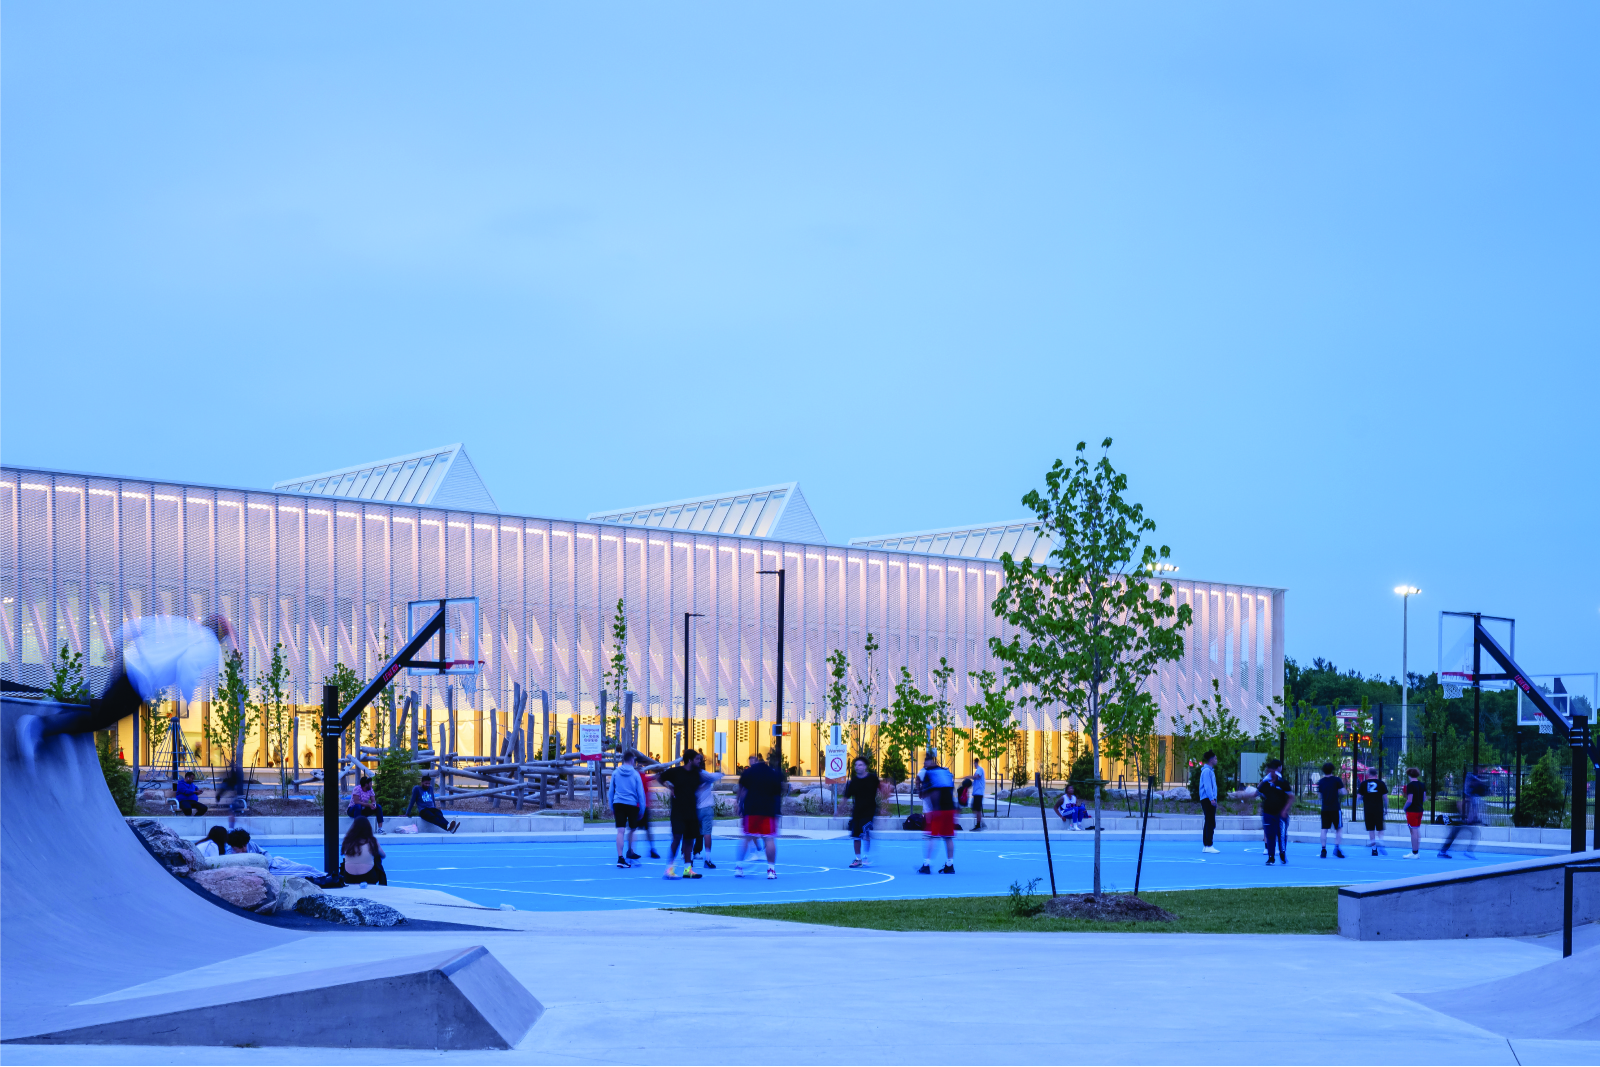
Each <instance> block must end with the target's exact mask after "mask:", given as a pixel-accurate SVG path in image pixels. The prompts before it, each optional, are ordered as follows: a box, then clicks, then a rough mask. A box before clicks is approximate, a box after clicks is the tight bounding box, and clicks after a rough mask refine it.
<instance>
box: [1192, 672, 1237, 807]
mask: <svg viewBox="0 0 1600 1067" xmlns="http://www.w3.org/2000/svg"><path fill="white" fill-rule="evenodd" d="M1175 718H1176V719H1177V722H1176V726H1177V730H1178V736H1180V737H1181V738H1183V748H1184V749H1185V751H1186V753H1187V756H1188V762H1189V763H1190V764H1192V766H1191V767H1190V768H1189V798H1190V799H1191V800H1198V799H1199V797H1200V758H1201V756H1203V755H1204V754H1205V753H1206V752H1215V753H1216V754H1217V771H1218V774H1217V788H1218V790H1219V791H1220V793H1221V794H1222V795H1223V796H1226V795H1227V794H1228V792H1229V786H1230V784H1231V785H1232V786H1233V787H1235V788H1237V787H1238V786H1239V785H1240V782H1239V780H1238V774H1239V753H1241V752H1243V751H1244V750H1245V746H1246V745H1248V744H1250V743H1251V741H1250V735H1249V734H1247V733H1245V732H1244V727H1243V726H1242V725H1241V724H1240V722H1239V717H1238V716H1236V715H1235V714H1234V713H1233V712H1231V711H1229V710H1228V707H1227V705H1226V704H1224V703H1223V702H1222V684H1221V683H1220V682H1218V681H1217V680H1216V679H1215V678H1213V679H1211V695H1210V696H1209V697H1201V698H1200V700H1199V702H1198V703H1195V704H1190V705H1189V707H1188V712H1187V714H1184V713H1179V714H1178V715H1177V716H1176V717H1175ZM1230 775H1231V776H1232V777H1230Z"/></svg>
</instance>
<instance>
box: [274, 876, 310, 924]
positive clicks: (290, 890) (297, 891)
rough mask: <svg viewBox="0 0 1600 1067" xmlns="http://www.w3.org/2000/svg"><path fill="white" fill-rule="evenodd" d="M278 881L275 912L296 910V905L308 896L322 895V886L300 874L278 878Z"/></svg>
mask: <svg viewBox="0 0 1600 1067" xmlns="http://www.w3.org/2000/svg"><path fill="white" fill-rule="evenodd" d="M278 882H279V885H278V900H277V902H276V904H275V905H274V906H273V909H272V911H273V914H282V913H283V912H289V911H294V910H295V906H296V905H297V904H299V903H300V901H302V900H304V899H305V898H306V897H315V896H321V895H322V887H321V886H319V885H316V884H314V883H313V882H311V881H310V880H309V879H307V878H302V877H300V876H299V875H293V874H292V875H289V876H288V877H287V878H280V879H278Z"/></svg>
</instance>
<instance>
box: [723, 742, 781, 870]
mask: <svg viewBox="0 0 1600 1067" xmlns="http://www.w3.org/2000/svg"><path fill="white" fill-rule="evenodd" d="M782 804H783V779H782V778H780V777H779V776H778V772H777V771H775V770H773V769H772V768H771V767H770V766H768V765H767V761H766V760H764V759H762V758H761V754H760V753H759V752H752V753H751V754H750V766H749V767H747V768H745V770H744V772H743V773H741V774H740V775H739V811H740V812H741V813H742V814H743V816H744V837H743V838H742V839H741V840H740V841H739V856H738V861H737V862H736V863H735V864H734V866H733V876H734V877H735V878H743V877H744V857H745V854H746V853H748V852H749V851H750V846H751V845H752V844H754V843H755V842H756V840H757V839H758V838H764V839H765V841H764V843H765V844H766V846H767V877H768V878H776V877H778V840H777V838H778V813H779V811H780V810H781V807H782Z"/></svg>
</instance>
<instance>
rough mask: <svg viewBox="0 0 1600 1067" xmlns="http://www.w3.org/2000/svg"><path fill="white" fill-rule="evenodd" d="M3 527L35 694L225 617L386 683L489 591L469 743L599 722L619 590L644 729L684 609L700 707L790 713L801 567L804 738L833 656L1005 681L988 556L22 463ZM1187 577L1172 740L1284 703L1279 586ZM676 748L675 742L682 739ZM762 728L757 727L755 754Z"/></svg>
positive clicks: (433, 687)
mask: <svg viewBox="0 0 1600 1067" xmlns="http://www.w3.org/2000/svg"><path fill="white" fill-rule="evenodd" d="M0 519H3V524H4V527H3V533H0V593H3V601H4V602H3V604H0V675H3V676H4V677H6V678H8V679H11V680H16V681H21V682H26V683H29V684H35V685H37V684H43V683H44V682H46V681H48V677H49V674H48V672H49V660H51V659H52V658H53V657H54V655H55V652H56V651H57V650H59V648H60V647H61V646H62V645H63V644H64V645H66V646H67V647H68V648H69V649H70V650H72V651H82V652H85V653H86V655H87V657H88V659H89V663H90V666H91V671H90V680H91V683H92V684H96V685H98V684H100V683H101V682H102V681H103V676H104V672H105V670H106V668H107V666H108V665H109V663H110V662H111V661H112V659H113V658H114V656H115V653H116V644H117V642H118V641H120V638H121V627H122V624H123V623H124V622H125V621H126V620H127V619H129V618H134V617H138V616H142V615H149V614H153V613H175V614H182V615H185V616H187V617H190V618H193V619H196V620H199V619H200V618H203V617H204V616H205V615H206V614H209V613H210V612H212V611H217V612H221V613H223V614H224V615H225V616H227V617H228V618H229V619H230V620H231V621H232V622H233V624H234V627H235V632H236V634H237V637H238V641H239V644H240V646H241V647H242V648H244V649H245V650H246V652H247V656H248V658H249V669H250V671H251V673H252V674H254V673H256V672H259V671H260V670H261V669H263V668H264V667H265V664H266V661H267V660H268V659H269V658H270V655H271V649H272V647H273V645H275V644H277V643H280V642H281V643H282V644H283V646H284V648H285V651H286V653H287V657H288V661H289V666H290V671H291V675H292V678H293V682H292V691H293V693H294V695H295V697H294V698H295V699H296V700H298V701H300V702H302V703H305V704H315V703H316V701H317V699H318V695H319V692H318V686H319V685H320V682H321V679H322V678H323V677H324V676H325V675H326V674H327V673H329V672H330V671H331V669H332V665H333V663H334V662H335V660H336V659H342V660H344V662H346V663H348V664H350V665H351V666H352V667H353V668H355V669H356V670H358V671H359V672H362V673H363V674H370V673H371V672H372V671H373V670H375V669H376V666H377V664H378V660H379V658H380V656H381V654H382V651H383V647H384V645H385V644H387V646H388V648H389V649H390V650H391V651H392V649H393V648H394V647H395V645H396V643H397V641H398V636H399V634H401V633H402V632H403V631H404V622H403V613H404V606H405V604H406V602H408V601H411V600H417V599H421V598H424V597H434V596H443V595H450V596H477V597H478V598H479V599H480V604H481V608H482V614H481V620H482V627H483V631H482V633H481V634H480V648H481V649H482V650H483V651H482V652H481V657H482V658H483V659H484V660H485V661H486V662H485V667H484V670H483V672H482V674H481V675H480V677H479V679H478V682H477V684H476V686H475V687H469V688H467V689H466V690H465V691H464V692H463V693H459V694H458V695H457V709H458V716H459V719H458V724H459V729H460V730H461V731H462V736H461V742H462V743H463V744H464V745H467V746H469V747H468V748H467V749H466V750H468V751H471V750H472V748H471V747H470V746H472V745H474V743H475V742H474V730H476V729H478V728H479V727H480V724H486V723H487V721H488V720H487V718H485V712H486V709H497V710H504V709H505V708H507V707H509V706H510V705H509V702H510V693H511V688H512V685H513V684H514V683H519V682H520V683H521V684H523V685H525V686H527V687H528V689H529V690H530V692H537V691H538V690H539V689H547V690H549V691H550V692H551V696H552V699H553V701H554V706H553V708H552V711H554V712H556V713H557V714H558V715H570V714H575V713H584V712H586V713H588V714H591V715H592V714H593V713H594V710H595V709H594V702H595V698H596V695H597V693H598V691H599V688H600V685H601V680H600V673H601V671H602V670H603V669H604V667H605V665H606V664H605V661H606V657H607V656H608V655H609V652H610V625H611V616H612V612H613V611H614V609H615V606H616V601H617V599H618V597H621V598H623V599H624V601H625V604H626V610H627V615H628V625H629V640H628V647H627V650H626V653H627V660H628V671H629V679H628V686H629V687H630V688H633V689H635V691H637V692H639V693H640V702H639V704H638V712H639V714H641V715H644V716H650V717H652V718H653V719H654V720H655V721H656V722H657V723H658V724H659V723H660V722H661V720H662V719H663V718H667V717H670V718H674V719H675V718H678V717H679V716H681V714H682V706H681V704H680V703H679V701H680V700H681V694H680V688H681V678H682V667H683V661H682V659H681V658H680V657H681V656H682V655H683V649H682V648H681V644H682V612H684V611H700V612H704V613H705V618H703V619H699V620H696V622H695V625H694V631H693V633H694V638H693V652H692V657H693V658H692V661H691V665H692V669H693V670H694V672H695V682H694V685H695V696H696V702H695V707H694V710H693V714H694V715H695V716H696V717H698V718H702V719H711V718H717V719H724V720H730V719H731V720H739V721H742V722H752V721H756V720H759V721H771V720H772V719H773V718H774V712H775V709H774V707H773V699H774V695H775V689H776V673H775V672H776V669H777V663H776V653H777V647H776V646H777V632H776V623H777V610H776V609H777V604H776V596H777V580H776V578H774V577H771V576H765V575H759V574H757V571H759V570H770V569H774V568H775V567H777V566H779V565H782V566H783V567H784V568H785V569H786V588H787V594H788V603H787V604H786V605H785V612H786V620H787V626H788V632H787V633H786V635H785V644H786V659H787V663H786V665H785V666H786V673H785V678H784V688H785V699H786V705H787V706H786V707H785V709H784V717H785V719H786V721H789V722H798V721H807V722H816V721H819V720H821V719H822V718H824V717H825V715H826V704H825V693H826V688H827V685H828V684H829V682H830V681H831V678H830V677H829V673H828V665H827V656H828V654H829V653H830V652H831V651H833V649H835V648H840V647H843V648H844V649H845V650H846V652H847V653H848V656H849V659H850V663H851V666H852V669H853V670H857V671H859V670H860V669H862V667H863V664H862V656H861V645H862V642H863V641H864V640H865V637H866V633H867V632H868V631H871V632H872V633H873V634H875V635H876V636H877V638H878V640H879V644H880V645H881V646H882V650H883V651H882V652H881V653H880V656H879V670H880V676H879V679H878V681H879V685H880V688H879V694H880V698H881V699H880V700H879V701H878V703H879V704H880V705H881V704H882V703H883V702H884V701H885V700H886V699H887V695H888V689H889V688H890V687H891V686H892V683H893V681H894V679H895V678H896V677H897V676H898V673H899V668H900V667H901V666H905V667H907V668H908V669H910V670H911V671H912V672H913V675H914V677H916V678H917V679H918V680H919V684H922V685H924V686H925V687H926V686H927V685H929V684H930V681H929V676H930V673H931V670H932V669H933V667H935V666H936V665H937V663H938V659H939V657H940V656H941V655H943V656H946V657H947V658H948V659H949V661H950V663H951V665H952V666H953V667H955V669H956V672H957V674H956V678H955V679H954V680H953V681H952V686H951V690H950V696H951V699H952V701H953V702H954V703H955V704H956V705H957V709H958V711H961V712H963V713H964V705H965V704H966V703H969V702H971V701H972V700H973V699H975V692H974V689H973V687H972V685H971V683H970V681H969V680H968V678H967V674H968V672H972V671H980V670H983V669H985V668H988V669H995V667H996V664H995V663H994V662H993V660H992V659H991V657H990V655H989V651H988V639H989V637H991V636H1002V637H1003V636H1005V632H1004V629H1003V628H1002V627H1001V626H1000V625H999V624H998V623H997V621H996V620H995V619H994V617H993V616H992V614H991V613H990V611H989V603H990V602H991V601H992V600H993V598H994V595H995V593H996V592H997V590H998V588H999V584H1000V580H1001V572H1000V568H999V566H998V565H997V564H993V563H989V562H985V561H983V560H981V559H973V560H970V561H959V560H957V559H956V558H954V557H950V556H947V557H937V556H933V557H930V556H916V555H912V556H907V555H904V554H902V553H898V552H892V551H883V550H870V551H869V550H863V549H842V548H826V547H821V546H810V545H798V544H796V545H791V544H780V543H778V542H774V541H761V540H756V539H749V538H737V537H729V536H726V535H714V534H697V533H694V532H692V530H673V531H667V530H665V529H651V528H648V527H643V526H604V527H602V526H599V525H596V524H587V523H578V524H574V523H562V522H547V521H545V520H536V519H527V520H523V519H517V518H514V517H510V516H500V515H475V514H473V513H470V512H446V511H442V510H438V509H433V508H427V507H420V508H419V507H416V506H410V507H407V506H404V505H398V504H387V503H381V502H372V503H357V502H355V501H345V500H334V499H326V498H324V499H315V498H308V497H306V496H302V495H297V494H272V493H254V492H251V493H245V492H239V491H234V490H219V489H213V488H209V487H204V486H193V487H191V486H178V485H170V484H161V483H156V484H150V483H144V482H137V481H119V480H116V479H98V478H96V479H90V478H83V477H80V476H73V475H64V474H56V473H53V472H43V471H28V470H17V469H12V468H6V469H5V470H4V473H3V476H0ZM1172 584H1173V602H1174V603H1175V604H1189V605H1191V606H1192V608H1193V610H1194V624H1193V628H1192V630H1191V631H1190V632H1189V633H1188V634H1186V635H1185V644H1186V649H1185V655H1184V656H1183V658H1182V659H1181V660H1179V661H1178V662H1176V663H1172V664H1168V665H1166V666H1164V667H1163V668H1162V669H1161V670H1160V671H1159V672H1158V673H1157V674H1156V676H1155V677H1153V678H1151V679H1150V681H1149V687H1150V691H1151V692H1152V694H1154V695H1155V697H1156V698H1157V701H1158V703H1159V704H1160V706H1161V708H1162V712H1163V714H1162V719H1161V728H1162V729H1163V730H1170V728H1171V723H1172V713H1173V712H1175V711H1179V710H1182V709H1183V708H1184V707H1185V706H1186V705H1188V704H1191V703H1194V702H1195V701H1197V700H1198V699H1201V698H1202V697H1205V696H1207V695H1209V693H1210V683H1211V679H1213V678H1216V679H1217V680H1218V681H1219V682H1220V683H1221V686H1222V692H1223V699H1224V700H1225V701H1226V702H1227V703H1228V705H1229V707H1230V708H1232V709H1234V711H1235V712H1236V713H1237V714H1239V716H1240V718H1241V720H1242V721H1243V723H1244V725H1245V727H1246V728H1247V729H1253V728H1254V726H1255V724H1256V722H1257V721H1258V716H1259V714H1260V711H1261V710H1262V709H1264V708H1265V707H1268V706H1270V705H1271V701H1272V699H1273V698H1274V697H1275V696H1279V695H1281V692H1282V662H1283V624H1282V620H1283V594H1282V591H1281V590H1271V589H1259V588H1251V587H1245V586H1236V585H1219V584H1213V583H1204V582H1193V581H1183V582H1173V583H1172ZM386 630H387V631H388V633H387V637H388V640H387V642H385V640H384V638H385V631H386ZM415 683H416V687H417V688H418V689H419V690H420V691H421V692H422V694H423V699H424V701H425V702H428V703H431V704H432V705H433V706H434V707H435V709H436V710H437V709H441V708H442V707H443V705H444V694H443V691H442V689H440V688H439V687H438V684H437V683H436V682H435V681H433V680H431V679H428V678H423V677H419V678H417V679H415ZM198 695H199V696H200V697H201V698H206V697H209V696H210V692H209V691H208V692H204V693H201V694H198ZM580 695H581V700H582V702H583V703H582V704H581V705H580V703H579V701H580ZM1027 718H1028V721H1027V722H1026V723H1025V725H1026V726H1027V727H1028V728H1029V729H1055V728H1057V726H1058V724H1057V723H1056V722H1055V720H1054V719H1053V717H1052V716H1051V715H1050V714H1049V713H1048V712H1045V713H1042V714H1040V713H1030V714H1029V715H1028V717H1027ZM963 719H964V714H963ZM483 728H486V726H484V727H483ZM553 728H554V729H557V730H558V731H562V730H563V729H564V726H563V724H561V723H560V722H559V721H558V722H557V723H555V724H553ZM663 736H664V737H665V743H666V744H667V745H669V746H670V737H671V734H670V732H668V733H666V734H665V735H663ZM764 736H765V735H764V734H763V733H762V732H761V731H760V730H756V731H755V732H754V733H752V734H750V735H749V736H748V737H745V736H744V735H741V740H740V746H741V749H740V750H741V751H748V747H749V745H750V744H752V743H755V742H756V741H760V740H763V739H764ZM803 736H806V737H809V736H810V735H809V734H806V735H803ZM695 739H696V741H697V743H704V740H705V738H704V737H702V736H701V734H700V733H699V732H697V733H696V734H695ZM807 744H808V745H809V744H811V741H807ZM807 751H808V752H809V749H807Z"/></svg>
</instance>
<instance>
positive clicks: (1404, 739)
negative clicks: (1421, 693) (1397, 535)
mask: <svg viewBox="0 0 1600 1067" xmlns="http://www.w3.org/2000/svg"><path fill="white" fill-rule="evenodd" d="M1394 591H1395V594H1396V595H1397V596H1399V597H1400V757H1401V758H1402V759H1404V758H1405V754H1406V750H1407V748H1408V747H1409V746H1408V742H1409V741H1410V739H1411V735H1410V734H1409V733H1407V731H1408V730H1409V729H1410V726H1409V724H1407V722H1406V690H1407V688H1409V686H1410V682H1411V675H1410V674H1409V673H1407V672H1408V671H1409V670H1410V664H1409V663H1408V662H1407V658H1408V656H1409V654H1410V651H1411V598H1412V597H1414V596H1416V595H1417V594H1418V593H1420V592H1422V590H1420V589H1418V588H1417V587H1416V586H1414V585H1397V586H1395V587H1394Z"/></svg>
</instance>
